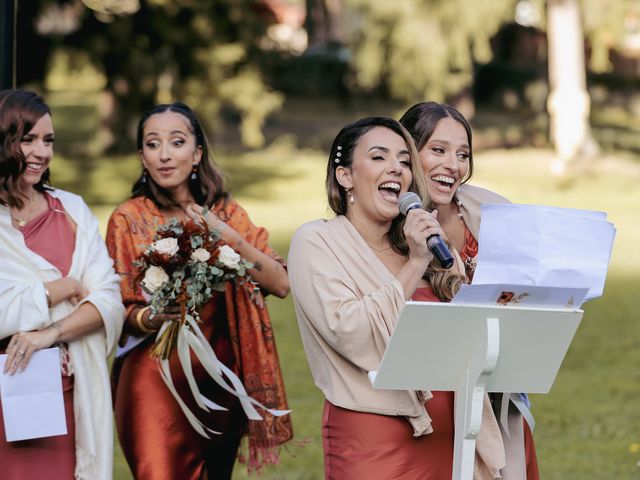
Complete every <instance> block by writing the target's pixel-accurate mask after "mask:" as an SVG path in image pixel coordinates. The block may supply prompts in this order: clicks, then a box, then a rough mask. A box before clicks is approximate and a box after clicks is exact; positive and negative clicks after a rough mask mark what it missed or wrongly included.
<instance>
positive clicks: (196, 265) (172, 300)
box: [136, 212, 289, 438]
mask: <svg viewBox="0 0 640 480" xmlns="http://www.w3.org/2000/svg"><path fill="white" fill-rule="evenodd" d="M205 214H206V212H205ZM136 266H137V267H138V269H139V270H138V282H139V283H140V285H141V286H142V289H143V291H144V292H145V293H146V294H147V295H148V297H149V302H150V307H151V312H152V314H158V313H160V312H163V311H165V310H166V308H167V307H168V306H170V305H172V306H173V305H177V306H179V307H180V318H179V320H178V321H171V322H164V324H163V325H162V326H161V327H160V330H159V331H158V333H157V335H156V341H155V344H154V345H153V347H152V349H151V356H152V357H155V358H156V359H157V360H158V366H159V368H160V373H161V376H162V379H163V380H164V383H165V385H166V386H167V388H168V389H169V391H170V392H171V394H172V395H173V397H174V398H175V399H176V402H177V403H178V405H179V406H180V408H181V410H182V412H183V413H184V415H185V416H186V418H187V420H188V421H189V423H190V424H191V426H192V427H193V428H194V429H195V430H196V431H197V432H198V433H199V434H200V435H202V436H204V437H207V438H211V434H218V433H220V432H216V431H214V430H212V429H211V428H209V427H208V426H207V425H205V424H204V423H203V422H202V421H201V420H200V419H199V418H198V417H197V416H196V415H195V414H194V412H192V411H191V409H190V408H189V406H187V404H185V403H184V401H182V399H181V397H180V394H179V393H178V392H177V390H176V387H175V385H174V382H173V379H172V373H171V369H170V368H169V360H168V359H169V355H170V354H171V352H173V351H174V350H176V351H177V353H178V359H179V361H180V365H181V367H182V371H183V372H184V374H185V376H186V378H187V380H188V382H187V383H188V385H189V389H190V390H191V393H192V395H193V398H194V400H195V402H196V404H197V406H198V407H199V408H200V409H202V410H205V411H211V410H226V408H224V407H222V406H221V405H218V404H216V403H215V402H214V401H212V400H211V399H210V398H208V397H206V396H205V395H204V394H203V393H202V392H201V391H200V388H199V386H198V384H197V382H196V380H195V377H194V375H193V365H192V362H191V354H193V355H195V357H196V358H197V359H198V360H199V362H200V364H201V365H202V366H203V367H204V368H205V370H206V372H207V374H208V375H209V376H210V377H211V378H212V379H213V380H214V381H215V382H216V383H217V384H218V385H220V386H221V387H222V388H224V389H225V390H226V391H227V392H229V393H232V394H233V395H235V396H236V397H237V398H238V400H239V402H240V405H241V406H242V409H243V410H244V412H245V414H246V416H247V418H249V419H250V420H262V416H261V415H260V414H259V413H258V409H262V410H265V411H267V412H269V413H271V414H272V415H275V416H282V415H286V414H287V413H289V411H288V410H273V409H269V408H267V407H265V406H264V405H263V404H261V403H260V402H258V401H257V400H255V399H253V398H252V397H250V396H249V395H248V393H247V391H246V389H245V387H244V385H243V384H242V381H241V380H240V378H239V377H238V376H237V375H236V373H235V372H234V371H233V370H232V369H230V368H229V367H227V366H226V365H224V364H223V363H222V362H221V361H220V360H218V358H217V357H216V354H215V352H214V350H213V348H212V346H211V344H210V343H209V341H208V340H207V339H206V338H205V336H204V335H203V333H202V331H201V330H200V327H199V326H198V323H199V322H200V318H199V315H198V308H199V307H201V306H202V305H204V304H205V303H207V301H209V299H211V297H212V296H213V293H214V292H215V291H224V289H225V283H226V282H235V283H236V284H238V285H244V286H246V288H247V290H248V293H249V296H250V298H251V299H252V300H253V301H254V302H255V303H256V304H257V305H258V306H259V307H261V308H262V307H264V304H263V303H262V296H261V295H260V293H259V291H260V290H259V287H258V285H257V284H256V283H254V282H253V281H252V280H251V279H250V277H249V276H248V275H247V270H248V269H250V268H251V267H252V266H253V265H252V264H251V263H249V262H247V261H246V260H244V259H243V258H242V257H241V256H240V255H238V253H237V252H236V251H235V250H233V249H232V248H231V247H230V246H228V245H225V244H223V243H222V241H221V238H220V235H219V234H218V232H216V231H215V230H209V228H208V226H207V225H206V224H205V225H202V224H199V223H196V222H195V221H193V220H189V221H188V222H186V223H181V222H179V221H178V220H176V219H172V220H171V221H170V222H169V223H167V224H166V225H163V226H161V227H159V228H158V230H157V232H156V235H155V237H154V241H153V243H152V244H151V245H149V246H148V247H147V248H146V250H145V251H144V253H143V254H142V255H141V256H140V258H138V260H137V261H136Z"/></svg>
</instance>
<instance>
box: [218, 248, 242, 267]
mask: <svg viewBox="0 0 640 480" xmlns="http://www.w3.org/2000/svg"><path fill="white" fill-rule="evenodd" d="M218 260H219V261H220V263H222V264H223V265H224V266H225V267H227V268H232V269H234V270H237V269H238V265H240V260H241V257H240V255H238V254H237V253H236V251H235V250H234V249H233V248H231V247H230V246H229V245H223V246H221V247H220V253H219V255H218Z"/></svg>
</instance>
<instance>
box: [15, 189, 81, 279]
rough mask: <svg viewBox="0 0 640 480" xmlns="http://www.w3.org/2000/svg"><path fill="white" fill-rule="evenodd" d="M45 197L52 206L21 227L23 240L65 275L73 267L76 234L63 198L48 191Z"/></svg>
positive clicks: (30, 248)
mask: <svg viewBox="0 0 640 480" xmlns="http://www.w3.org/2000/svg"><path fill="white" fill-rule="evenodd" d="M44 196H45V198H46V199H47V203H48V204H49V208H48V209H47V211H45V212H43V213H41V214H40V215H38V216H37V217H35V218H33V219H32V220H31V221H30V222H29V223H27V224H26V225H25V226H24V227H23V228H22V230H21V231H22V235H23V236H24V243H25V244H26V246H27V248H28V249H29V250H31V251H32V252H34V253H37V254H38V255H40V256H41V257H42V258H44V259H45V260H47V261H48V262H49V263H50V264H51V265H53V266H54V267H56V268H57V269H58V270H60V273H62V276H63V277H66V276H67V275H68V274H69V270H70V269H71V259H72V257H73V251H74V250H75V247H76V234H75V232H74V230H73V226H72V225H71V222H70V220H69V218H68V217H67V214H66V212H65V210H64V207H63V206H62V203H61V202H60V200H59V199H57V198H55V197H52V196H51V195H49V194H47V193H45V194H44Z"/></svg>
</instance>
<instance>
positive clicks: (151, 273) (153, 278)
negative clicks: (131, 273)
mask: <svg viewBox="0 0 640 480" xmlns="http://www.w3.org/2000/svg"><path fill="white" fill-rule="evenodd" d="M168 280H169V275H167V272H165V271H164V270H163V269H162V267H156V266H151V267H149V268H148V269H147V271H146V272H144V278H143V279H142V285H143V286H144V288H146V290H147V291H148V292H151V293H153V292H155V291H156V290H157V289H158V288H160V287H161V286H162V284H163V283H164V282H166V281H168Z"/></svg>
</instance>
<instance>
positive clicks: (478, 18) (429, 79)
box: [346, 0, 516, 102]
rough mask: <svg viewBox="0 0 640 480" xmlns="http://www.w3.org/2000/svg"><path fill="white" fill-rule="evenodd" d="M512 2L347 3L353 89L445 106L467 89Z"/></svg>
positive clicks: (511, 12) (359, 0) (355, 0)
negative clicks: (453, 96)
mask: <svg viewBox="0 0 640 480" xmlns="http://www.w3.org/2000/svg"><path fill="white" fill-rule="evenodd" d="M515 3H516V2H515V1H514V0H494V1H491V2H477V1H475V0H450V1H444V0H442V1H431V2H424V1H422V0H403V1H402V2H389V1H387V0H346V4H347V5H348V15H349V20H350V21H349V23H348V26H347V29H348V37H347V38H348V39H349V43H350V45H351V47H352V49H353V58H352V61H351V68H352V69H353V82H354V86H355V87H358V88H359V89H361V90H363V91H365V92H372V91H375V90H378V89H381V88H382V89H383V90H385V91H386V92H387V93H388V94H389V95H390V96H391V97H392V98H396V99H400V100H404V101H407V102H415V101H422V100H424V99H425V98H428V99H431V100H436V101H443V100H444V99H445V98H447V97H448V96H451V95H454V94H456V93H458V92H460V91H461V90H463V89H465V88H468V87H470V86H471V83H472V81H473V70H474V63H476V62H481V63H482V62H488V61H489V60H490V59H491V57H492V52H491V46H490V43H489V42H490V39H491V37H492V36H493V35H495V33H496V32H497V31H498V29H499V28H500V26H501V25H502V24H503V23H505V22H507V21H509V20H512V19H513V15H514V7H515Z"/></svg>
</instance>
